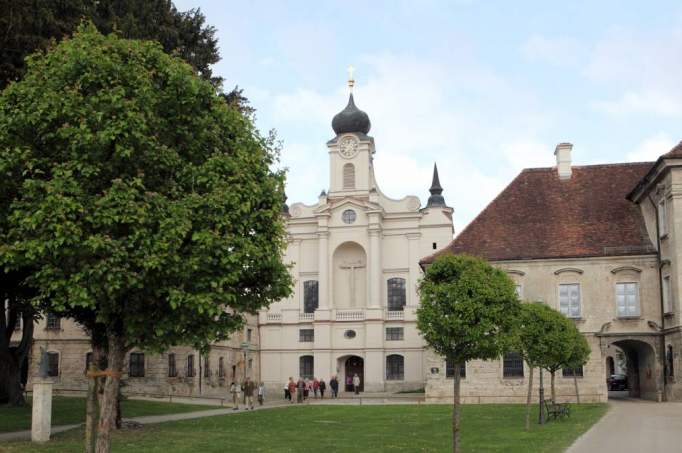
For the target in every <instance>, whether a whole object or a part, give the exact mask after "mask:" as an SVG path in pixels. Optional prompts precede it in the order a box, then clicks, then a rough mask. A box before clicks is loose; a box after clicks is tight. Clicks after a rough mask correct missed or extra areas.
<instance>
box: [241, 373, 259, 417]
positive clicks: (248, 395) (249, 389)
mask: <svg viewBox="0 0 682 453" xmlns="http://www.w3.org/2000/svg"><path fill="white" fill-rule="evenodd" d="M255 387H256V386H255V385H254V384H253V381H252V380H251V378H248V377H247V378H246V381H244V389H243V390H244V405H245V406H246V410H249V408H251V410H253V391H254V390H255Z"/></svg>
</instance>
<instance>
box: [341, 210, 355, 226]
mask: <svg viewBox="0 0 682 453" xmlns="http://www.w3.org/2000/svg"><path fill="white" fill-rule="evenodd" d="M341 218H342V219H343V222H344V223H347V224H351V223H353V222H355V218H356V214H355V211H353V210H352V209H346V210H345V211H343V213H342V214H341Z"/></svg>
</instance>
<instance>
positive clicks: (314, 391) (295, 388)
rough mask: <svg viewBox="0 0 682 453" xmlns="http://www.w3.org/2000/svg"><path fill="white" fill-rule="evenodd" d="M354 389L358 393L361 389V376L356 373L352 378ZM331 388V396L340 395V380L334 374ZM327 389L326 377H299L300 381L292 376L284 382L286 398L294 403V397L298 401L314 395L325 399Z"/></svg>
mask: <svg viewBox="0 0 682 453" xmlns="http://www.w3.org/2000/svg"><path fill="white" fill-rule="evenodd" d="M352 382H353V389H354V390H355V394H356V395H357V394H358V393H359V391H360V376H358V375H357V374H355V375H354V376H353V378H352ZM329 389H330V390H331V397H332V398H337V397H338V396H339V380H338V379H337V378H336V376H332V377H331V379H329ZM326 390H327V383H326V382H324V379H320V380H318V379H317V378H316V377H313V378H312V379H309V378H305V379H304V378H302V377H299V378H298V381H294V378H292V377H290V378H289V382H287V383H286V384H284V399H285V400H289V401H291V402H292V403H293V402H294V399H295V400H296V402H297V403H302V402H304V401H305V400H307V399H308V398H310V396H311V395H312V396H313V397H314V398H315V399H317V397H318V395H319V397H320V399H324V392H325V391H326Z"/></svg>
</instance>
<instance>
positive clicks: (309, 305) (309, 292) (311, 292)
mask: <svg viewBox="0 0 682 453" xmlns="http://www.w3.org/2000/svg"><path fill="white" fill-rule="evenodd" d="M319 301H320V294H319V284H318V283H317V280H308V281H305V282H303V312H304V313H314V312H315V310H317V307H318V305H319Z"/></svg>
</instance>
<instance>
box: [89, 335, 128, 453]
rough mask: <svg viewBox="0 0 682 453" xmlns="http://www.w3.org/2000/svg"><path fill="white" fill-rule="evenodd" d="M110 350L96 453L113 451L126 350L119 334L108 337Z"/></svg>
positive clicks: (100, 411)
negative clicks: (112, 441) (112, 444)
mask: <svg viewBox="0 0 682 453" xmlns="http://www.w3.org/2000/svg"><path fill="white" fill-rule="evenodd" d="M108 337H109V338H108V340H109V348H108V352H107V357H108V364H109V366H108V368H107V369H108V371H110V372H111V374H110V375H109V376H107V379H106V381H105V383H104V392H103V393H102V403H101V405H100V410H99V423H98V425H97V443H96V446H95V452H96V453H109V451H110V450H111V430H112V428H113V426H114V423H115V417H116V399H117V397H118V386H119V384H120V381H121V375H120V373H121V371H122V370H123V357H124V356H125V352H126V351H125V348H124V346H123V345H124V342H123V338H121V337H120V336H119V335H118V334H115V333H110V334H109V336H108Z"/></svg>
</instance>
